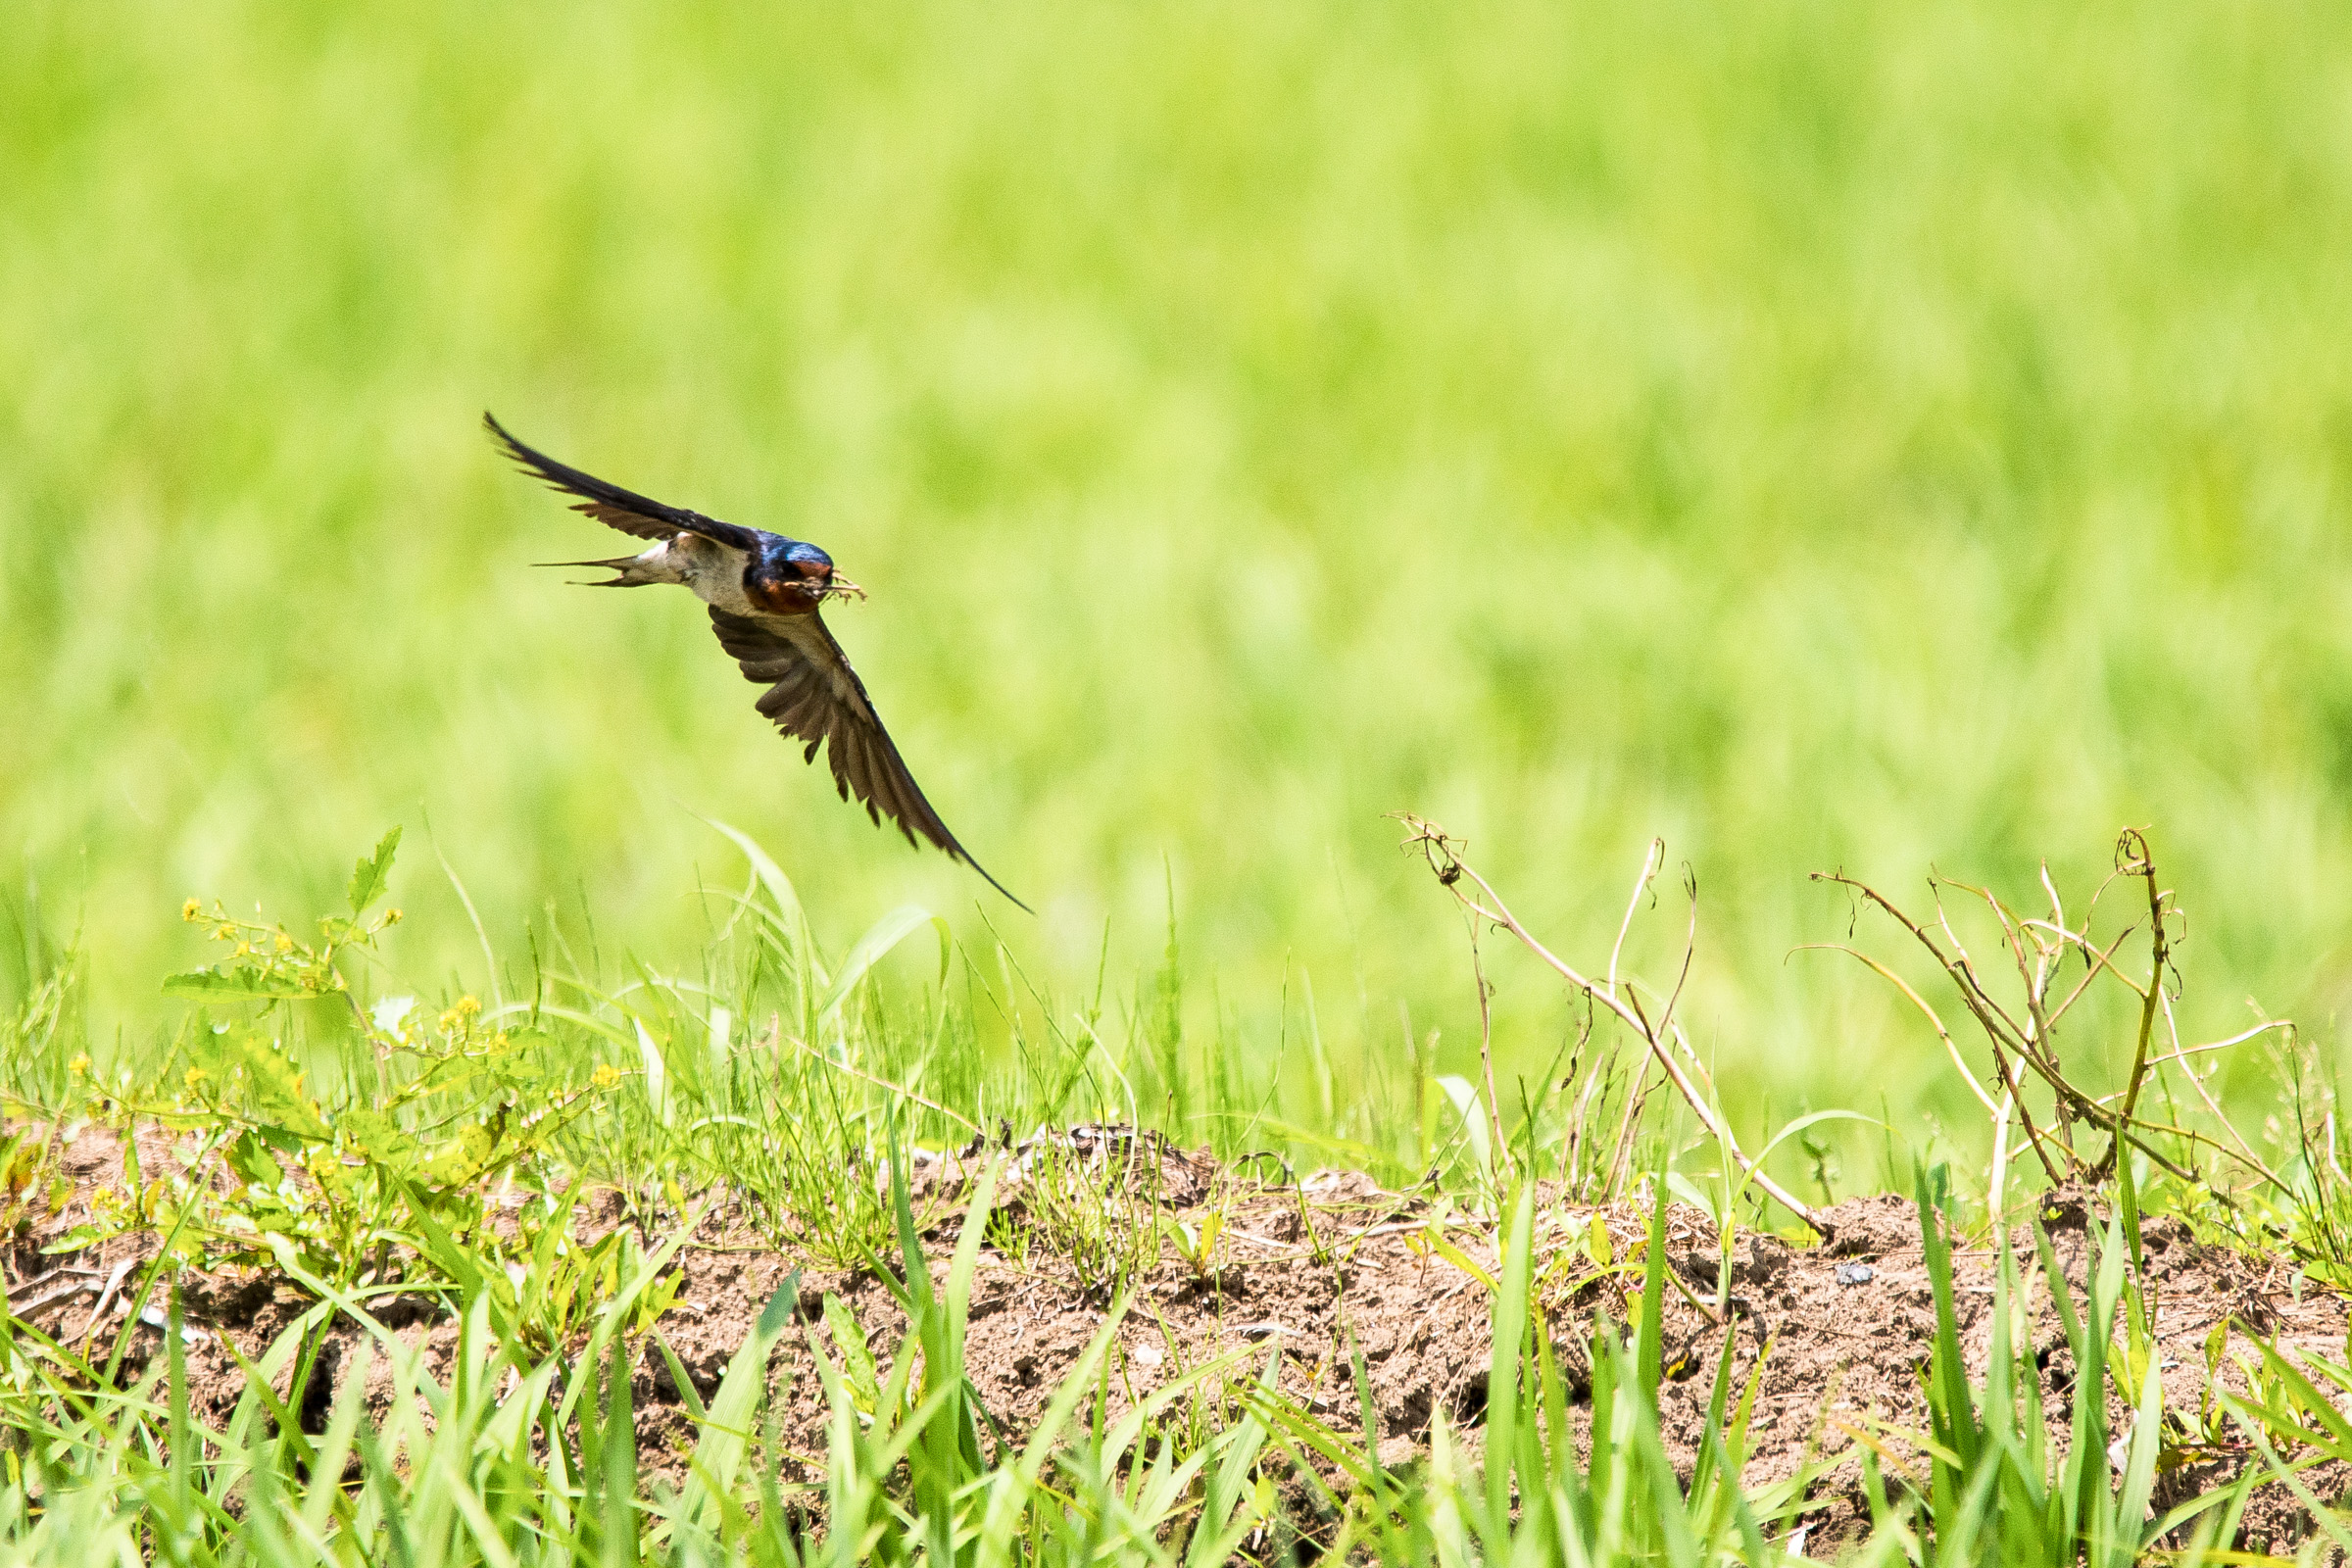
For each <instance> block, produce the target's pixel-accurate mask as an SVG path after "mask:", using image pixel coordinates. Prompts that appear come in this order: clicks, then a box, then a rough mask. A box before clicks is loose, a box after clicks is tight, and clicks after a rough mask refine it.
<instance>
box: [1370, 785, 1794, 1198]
mask: <svg viewBox="0 0 2352 1568" xmlns="http://www.w3.org/2000/svg"><path fill="white" fill-rule="evenodd" d="M1395 815H1396V817H1397V820H1398V821H1400V822H1402V823H1404V825H1405V828H1406V837H1405V840H1404V845H1403V847H1404V848H1405V849H1407V850H1413V849H1418V850H1419V851H1420V852H1421V855H1422V858H1423V859H1424V860H1426V861H1427V862H1428V864H1429V868H1430V870H1431V871H1433V872H1434V873H1436V875H1437V878H1438V882H1439V885H1440V886H1442V887H1444V888H1445V889H1446V891H1447V892H1449V893H1451V894H1452V895H1453V897H1454V899H1455V901H1456V902H1457V903H1459V904H1460V905H1461V906H1462V907H1463V908H1465V909H1467V910H1469V911H1470V913H1471V914H1472V915H1473V916H1475V917H1476V918H1478V919H1481V920H1485V921H1488V922H1489V923H1491V924H1493V925H1496V926H1499V927H1500V928H1502V929H1503V930H1505V931H1508V932H1509V933H1510V934H1511V935H1512V936H1514V937H1516V938H1518V939H1519V942H1520V944H1521V945H1522V946H1523V947H1525V948H1526V949H1527V950H1528V951H1529V952H1530V953H1533V954H1534V955H1535V956H1537V958H1539V959H1540V960H1542V961H1543V962H1544V965H1545V966H1547V967H1548V968H1550V969H1551V970H1552V972H1553V973H1555V974H1557V975H1559V976H1560V977H1561V978H1562V979H1564V980H1566V981H1567V982H1568V983H1569V984H1570V985H1572V986H1574V987H1575V988H1576V989H1577V990H1578V991H1580V992H1582V993H1583V994H1584V995H1585V996H1586V997H1587V998H1588V999H1590V1000H1592V1001H1593V1002H1596V1003H1598V1004H1599V1005H1601V1006H1603V1007H1606V1008H1607V1009H1608V1010H1609V1011H1611V1012H1612V1013H1615V1014H1616V1015H1617V1017H1618V1019H1619V1021H1621V1022H1622V1023H1624V1024H1625V1026H1626V1027H1627V1028H1629V1029H1631V1030H1633V1031H1634V1033H1636V1034H1637V1035H1640V1036H1641V1037H1642V1043H1643V1044H1644V1045H1645V1046H1647V1047H1648V1048H1649V1054H1650V1055H1651V1057H1652V1058H1653V1059H1655V1060H1656V1062H1657V1064H1658V1066H1659V1068H1660V1070H1662V1071H1663V1072H1664V1073H1665V1075H1666V1078H1667V1080H1668V1081H1669V1082H1670V1083H1672V1084H1673V1085H1674V1087H1675V1092H1676V1093H1677V1094H1679V1095H1681V1096H1682V1097H1683V1101H1684V1103H1686V1104H1688V1105H1689V1106H1690V1107H1691V1111H1692V1113H1693V1114H1695V1115H1696V1116H1697V1117H1698V1119H1699V1121H1700V1123H1701V1124H1702V1125H1703V1126H1705V1128H1706V1129H1707V1131H1708V1133H1709V1134H1710V1135H1712V1136H1713V1137H1714V1138H1716V1139H1717V1140H1718V1141H1719V1142H1720V1143H1721V1144H1722V1145H1723V1147H1724V1148H1726V1149H1728V1150H1730V1151H1731V1152H1732V1157H1733V1159H1734V1160H1736V1161H1737V1162H1738V1163H1739V1165H1740V1170H1741V1172H1742V1173H1743V1174H1744V1175H1745V1176H1746V1177H1747V1179H1748V1180H1750V1181H1753V1182H1754V1183H1755V1184H1756V1186H1757V1187H1758V1188H1760V1189H1761V1190H1762V1191H1763V1192H1764V1193H1765V1194H1767V1195H1768V1196H1769V1197H1771V1198H1772V1200H1773V1201H1775V1202H1778V1203H1780V1204H1781V1205H1782V1206H1783V1207H1785V1208H1787V1209H1788V1210H1789V1212H1790V1213H1792V1214H1795V1215H1797V1216H1798V1217H1799V1218H1801V1219H1802V1220H1804V1222H1805V1223H1806V1224H1808V1225H1810V1226H1812V1227H1813V1228H1814V1229H1815V1230H1816V1231H1819V1232H1820V1233H1821V1234H1822V1235H1824V1236H1827V1235H1829V1234H1830V1226H1829V1223H1828V1221H1827V1220H1826V1219H1824V1218H1823V1217H1822V1215H1821V1214H1820V1213H1818V1212H1817V1211H1816V1210H1815V1209H1814V1208H1813V1207H1812V1206H1811V1205H1809V1204H1807V1203H1806V1202H1804V1201H1802V1200H1800V1199H1798V1198H1797V1197H1796V1196H1795V1195H1794V1194H1792V1193H1790V1192H1789V1191H1788V1190H1787V1189H1785V1188H1783V1187H1782V1186H1781V1185H1780V1184H1779V1183H1778V1182H1776V1181H1774V1180H1773V1179H1772V1178H1771V1176H1769V1175H1768V1174H1766V1173H1765V1171H1764V1170H1763V1169H1762V1168H1761V1167H1760V1166H1758V1165H1757V1164H1756V1163H1755V1161H1753V1160H1751V1159H1749V1158H1748V1157H1747V1154H1746V1152H1744V1151H1742V1150H1741V1149H1740V1143H1739V1140H1738V1139H1736V1138H1735V1137H1733V1135H1732V1131H1731V1129H1730V1127H1729V1126H1728V1125H1726V1124H1725V1122H1724V1121H1723V1118H1722V1116H1721V1115H1720V1114H1719V1113H1718V1112H1717V1110H1716V1108H1715V1106H1714V1105H1713V1104H1712V1103H1710V1100H1709V1097H1708V1096H1707V1095H1705V1094H1702V1093H1701V1092H1700V1090H1699V1088H1698V1086H1697V1085H1696V1084H1695V1083H1693V1082H1692V1081H1691V1075H1690V1073H1689V1072H1687V1071H1686V1070H1685V1069H1684V1066H1683V1063H1682V1062H1681V1061H1679V1060H1677V1059H1676V1057H1675V1054H1674V1052H1673V1051H1671V1050H1669V1049H1668V1045H1667V1042H1668V1040H1669V1038H1670V1037H1672V1036H1674V1035H1679V1034H1680V1031H1679V1030H1676V1029H1672V1028H1671V1024H1672V1011H1673V1006H1674V999H1675V997H1679V996H1680V994H1681V991H1682V987H1681V985H1680V983H1679V982H1678V984H1677V985H1676V987H1675V992H1674V995H1673V996H1670V997H1669V998H1668V1000H1667V1005H1666V1012H1665V1013H1664V1014H1663V1015H1661V1017H1660V1018H1659V1020H1658V1022H1656V1023H1654V1024H1653V1023H1652V1022H1650V1020H1649V1018H1648V1016H1647V1015H1646V1014H1645V1013H1644V1012H1643V1011H1642V1006H1641V1004H1640V1002H1639V1001H1638V1000H1637V999H1636V997H1635V995H1634V993H1633V988H1632V987H1631V986H1630V985H1627V986H1623V987H1621V986H1620V985H1619V983H1618V980H1617V977H1616V975H1615V974H1614V973H1613V972H1612V974H1611V976H1610V978H1609V980H1608V981H1607V983H1605V984H1600V983H1596V982H1594V981H1593V980H1591V979H1589V978H1587V977H1586V976H1585V975H1584V974H1583V973H1581V972H1580V971H1579V970H1578V969H1577V968H1576V967H1575V965H1573V964H1571V963H1569V962H1568V961H1567V960H1566V959H1564V958H1562V957H1560V956H1558V955H1557V954H1555V953H1553V952H1552V951H1551V950H1550V949H1549V948H1547V947H1545V946H1544V944H1543V943H1542V942H1540V941H1538V940H1537V938H1536V936H1535V934H1534V933H1533V932H1531V931H1529V930H1528V929H1527V927H1526V926H1524V925H1522V924H1521V923H1520V922H1519V917H1518V916H1517V915H1515V914H1513V913H1511V911H1510V907H1508V906H1507V905H1505V904H1504V903H1503V901H1502V897H1501V895H1499V894H1498V893H1496V892H1495V888H1494V885H1493V884H1492V883H1490V882H1489V881H1488V880H1487V879H1486V878H1485V877H1484V876H1482V875H1480V874H1479V872H1478V870H1477V869H1476V868H1475V867H1473V866H1472V865H1471V864H1470V863H1469V862H1468V861H1466V860H1464V859H1463V858H1461V855H1460V851H1459V847H1458V845H1457V842H1456V841H1455V840H1453V839H1451V838H1449V837H1447V836H1446V830H1445V829H1444V828H1442V827H1440V826H1438V825H1437V824H1436V823H1434V822H1431V821H1428V820H1426V819H1424V818H1422V817H1418V816H1414V815H1412V814H1410V813H1408V812H1401V811H1400V812H1397V813H1395ZM1657 854H1658V847H1657V846H1656V845H1654V844H1653V846H1652V849H1651V852H1650V855H1649V857H1648V858H1647V859H1645V861H1644V862H1643V874H1642V880H1641V881H1640V882H1639V883H1637V884H1636V892H1635V898H1636V900H1637V901H1639V899H1640V897H1641V890H1642V888H1645V887H1646V886H1647V885H1648V881H1649V878H1650V877H1651V876H1653V875H1655V872H1654V871H1653V870H1652V869H1651V868H1650V867H1651V863H1652V862H1654V861H1655V859H1656V858H1657ZM1465 879H1466V880H1468V881H1469V882H1471V883H1473V884H1475V885H1476V886H1477V888H1478V891H1479V893H1480V894H1483V895H1484V896H1485V902H1484V903H1482V902H1480V900H1479V899H1478V898H1477V897H1474V896H1472V895H1471V894H1469V893H1466V892H1464V891H1463V889H1462V886H1461V884H1462V882H1463V881H1464V880H1465ZM1693 899H1694V907H1693V913H1692V926H1691V929H1692V934H1693V940H1695V933H1696V919H1697V916H1696V912H1695V891H1694V893H1693ZM1629 920H1630V914H1629ZM1619 941H1620V943H1621V944H1622V941H1623V931H1622V929H1621V930H1620V932H1619ZM1611 961H1612V963H1614V961H1615V959H1614V957H1612V959H1611ZM1690 963H1691V954H1690V950H1689V948H1686V950H1685V954H1684V963H1683V972H1684V974H1686V975H1688V973H1689V972H1690ZM1682 1046H1683V1049H1684V1051H1685V1052H1686V1053H1688V1052H1689V1043H1688V1042H1687V1041H1684V1042H1682ZM1692 1065H1693V1066H1695V1065H1696V1059H1695V1057H1693V1058H1692Z"/></svg>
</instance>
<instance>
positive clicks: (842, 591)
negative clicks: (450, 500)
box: [482, 414, 1029, 910]
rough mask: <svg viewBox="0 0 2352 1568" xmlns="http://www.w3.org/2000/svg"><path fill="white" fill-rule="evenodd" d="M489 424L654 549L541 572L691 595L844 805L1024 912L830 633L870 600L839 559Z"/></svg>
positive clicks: (533, 468) (763, 707)
mask: <svg viewBox="0 0 2352 1568" xmlns="http://www.w3.org/2000/svg"><path fill="white" fill-rule="evenodd" d="M482 424H483V425H484V427H485V428H487V429H488V430H489V432H490V439H491V440H493V441H495V442H496V443H497V444H498V447H499V450H501V451H502V452H504V453H505V454H506V455H507V456H508V457H510V458H512V459H514V460H515V463H516V464H518V465H520V466H522V468H523V469H524V470H525V471H526V472H529V473H531V474H534V475H536V476H537V477H538V478H540V479H543V480H545V481H546V482H547V483H548V484H549V485H550V486H552V487H553V488H555V489H557V490H561V491H563V492H564V494H566V495H571V496H577V497H579V500H578V501H576V502H574V503H573V505H572V509H571V510H572V511H574V512H584V513H586V514H587V515H589V516H591V517H594V518H595V519H596V520H597V521H599V522H601V523H604V524H605V525H606V526H607V527H612V528H617V529H619V530H620V531H621V532H622V533H625V534H632V535H634V536H635V537H637V538H639V539H650V540H652V541H653V546H652V548H651V549H648V550H646V551H645V552H644V553H643V554H641V555H634V556H617V557H615V558H613V560H611V561H551V562H545V563H542V564H545V565H551V566H603V567H605V568H607V569H608V570H611V571H613V572H614V573H616V575H615V576H614V577H613V579H612V580H611V581H610V582H597V583H585V584H582V586H583V587H590V588H643V587H647V586H650V585H651V584H654V583H677V584H680V585H682V586H684V587H686V588H689V589H691V590H693V592H694V596H695V597H696V598H697V599H700V600H702V601H703V602H704V603H705V604H706V605H708V606H710V608H711V630H713V631H715V632H716V633H717V634H718V645H719V646H720V647H721V648H723V649H725V650H726V651H727V652H728V653H729V654H730V655H732V656H733V657H734V659H735V662H736V663H738V664H740V665H741V666H742V668H743V673H744V677H745V678H746V679H747V680H751V681H755V682H764V683H766V685H767V690H766V692H765V693H764V694H762V695H761V697H760V702H759V708H760V713H761V714H762V715H763V716H765V717H766V718H768V719H769V720H770V721H772V722H773V723H774V724H775V726H776V728H778V729H780V730H782V731H783V732H784V733H785V734H787V735H790V736H792V737H794V738H795V739H797V740H804V741H807V742H808V743H809V747H808V750H807V751H806V752H804V753H803V754H802V760H805V761H810V762H813V761H815V760H816V749H817V748H818V747H819V746H823V747H825V749H826V750H825V758H826V760H828V761H830V762H831V763H832V764H833V783H834V786H835V787H836V788H838V789H839V790H840V791H841V798H842V799H843V800H845V801H846V800H848V799H849V798H850V793H851V791H853V790H855V791H856V792H857V795H858V800H859V801H860V802H861V803H862V804H863V805H864V807H865V814H866V815H867V816H869V817H871V818H872V819H873V820H874V823H875V825H876V826H879V825H880V824H881V821H882V813H883V812H885V811H888V812H889V813H890V816H891V820H892V821H894V822H896V823H897V824H898V825H899V831H900V832H902V833H904V834H906V835H907V843H909V844H913V843H915V835H916V834H917V833H920V834H921V835H922V836H923V837H924V838H926V839H929V840H930V841H931V842H932V843H933V844H935V845H937V846H939V848H941V849H943V850H945V851H947V852H948V854H950V855H951V856H954V857H955V858H956V859H958V860H961V861H962V862H963V863H964V864H966V865H968V866H970V867H971V868H972V869H973V870H975V871H978V872H979V873H980V875H981V877H982V878H983V879H985V880H986V881H987V883H988V885H989V886H990V887H992V888H995V889H996V890H997V891H998V892H999V893H1003V894H1004V895H1005V897H1006V898H1008V899H1012V902H1013V903H1014V904H1016V905H1019V906H1020V907H1021V908H1022V909H1024V910H1026V909H1028V907H1029V906H1027V905H1026V904H1021V901H1020V900H1019V899H1014V898H1013V896H1012V894H1011V893H1010V892H1009V891H1008V890H1007V889H1006V888H1005V884H1004V883H1002V882H1000V881H998V880H997V879H996V878H995V877H993V876H990V875H989V874H988V872H987V870H986V869H985V868H984V867H983V866H982V865H981V864H980V862H979V861H977V860H975V859H973V858H972V856H971V852H970V851H969V850H966V849H965V848H964V847H963V846H962V845H961V844H959V843H957V842H956V835H955V834H953V833H951V832H949V831H948V824H947V823H945V822H943V821H941V820H940V818H939V812H938V811H936V810H934V809H932V806H931V803H930V802H929V801H928V800H925V799H924V798H923V791H922V787H921V786H920V785H918V784H916V783H915V781H914V775H913V774H911V773H909V772H907V763H906V761H905V760H904V759H902V758H901V757H900V756H899V749H898V747H897V746H895V745H893V744H892V743H891V739H890V733H889V732H888V731H887V730H885V729H883V727H882V718H881V715H880V714H878V713H876V712H875V711H874V704H873V700H872V699H871V698H869V697H868V696H866V694H865V682H863V681H861V680H859V679H858V671H857V670H856V669H854V668H852V667H851V665H850V658H849V655H847V654H845V653H843V652H842V651H841V644H839V643H837V642H835V641H834V640H833V633H832V632H831V631H829V630H828V629H826V626H825V621H824V616H823V615H822V614H820V613H819V611H818V607H820V606H821V605H823V604H824V602H825V601H826V600H827V599H831V598H836V597H840V596H845V595H855V596H856V597H858V598H859V599H863V598H864V597H865V590H864V589H862V588H860V587H858V585H857V584H856V583H854V582H852V581H850V580H849V579H848V578H847V577H844V576H843V575H841V573H839V572H837V571H835V570H834V569H833V558H832V557H831V556H828V555H826V554H825V553H824V552H823V551H822V550H819V549H818V548H817V547H816V546H814V545H812V544H808V543H806V542H804V541H802V540H799V539H787V538H785V537H784V536H783V535H782V534H773V533H768V532H766V531H764V530H762V529H759V528H744V527H738V526H737V525H736V524H734V523H731V522H721V521H719V520H718V519H717V518H716V517H706V516H704V515H702V514H701V513H699V512H688V511H685V510H683V509H682V508H678V507H669V506H663V505H662V503H661V502H659V501H654V500H651V499H649V498H647V497H645V496H641V495H638V494H637V493H636V492H634V491H630V490H623V489H622V488H621V487H620V486H618V485H616V484H607V483H606V482H605V481H604V480H602V479H599V478H597V477H595V476H594V475H593V474H586V473H582V472H581V471H580V470H579V469H577V468H574V467H569V466H565V465H564V464H561V463H558V462H557V461H556V460H555V459H553V458H551V457H549V456H547V455H546V454H545V453H542V452H535V451H533V450H532V449H531V448H529V447H526V446H524V445H523V444H522V443H521V442H520V441H517V440H515V437H514V436H513V435H511V434H509V433H508V431H507V428H506V426H505V425H502V424H500V423H499V422H498V420H497V419H496V418H495V417H492V416H490V415H488V414H485V415H483V416H482Z"/></svg>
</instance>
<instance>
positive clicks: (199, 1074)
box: [180, 1067, 206, 1089]
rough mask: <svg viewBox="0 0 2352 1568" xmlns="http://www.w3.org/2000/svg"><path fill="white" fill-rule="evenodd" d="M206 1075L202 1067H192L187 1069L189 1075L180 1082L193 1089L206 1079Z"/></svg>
mask: <svg viewBox="0 0 2352 1568" xmlns="http://www.w3.org/2000/svg"><path fill="white" fill-rule="evenodd" d="M205 1076H206V1074H205V1070H204V1069H203V1068H202V1067H190V1068H189V1069H188V1071H187V1076H186V1077H184V1078H182V1079H181V1080H180V1082H182V1083H184V1084H186V1085H187V1086H188V1087H189V1088H190V1089H193V1088H195V1087H196V1086H197V1084H199V1083H200V1082H202V1081H203V1080H204V1078H205Z"/></svg>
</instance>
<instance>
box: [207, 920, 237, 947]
mask: <svg viewBox="0 0 2352 1568" xmlns="http://www.w3.org/2000/svg"><path fill="white" fill-rule="evenodd" d="M236 934H237V928H236V927H235V926H233V925H230V924H229V923H228V922H227V921H225V920H223V921H222V922H221V924H220V925H219V926H218V927H216V928H215V930H214V931H213V936H214V938H215V939H216V940H218V941H221V942H227V941H230V940H232V939H234V938H235V936H236Z"/></svg>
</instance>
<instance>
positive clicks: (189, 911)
mask: <svg viewBox="0 0 2352 1568" xmlns="http://www.w3.org/2000/svg"><path fill="white" fill-rule="evenodd" d="M203 915H204V905H203V904H202V902H200V901H199V900H196V899H190V900H189V901H188V902H187V903H185V904H183V905H181V906H180V907H179V917H180V918H181V919H182V920H196V919H201V918H203Z"/></svg>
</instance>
